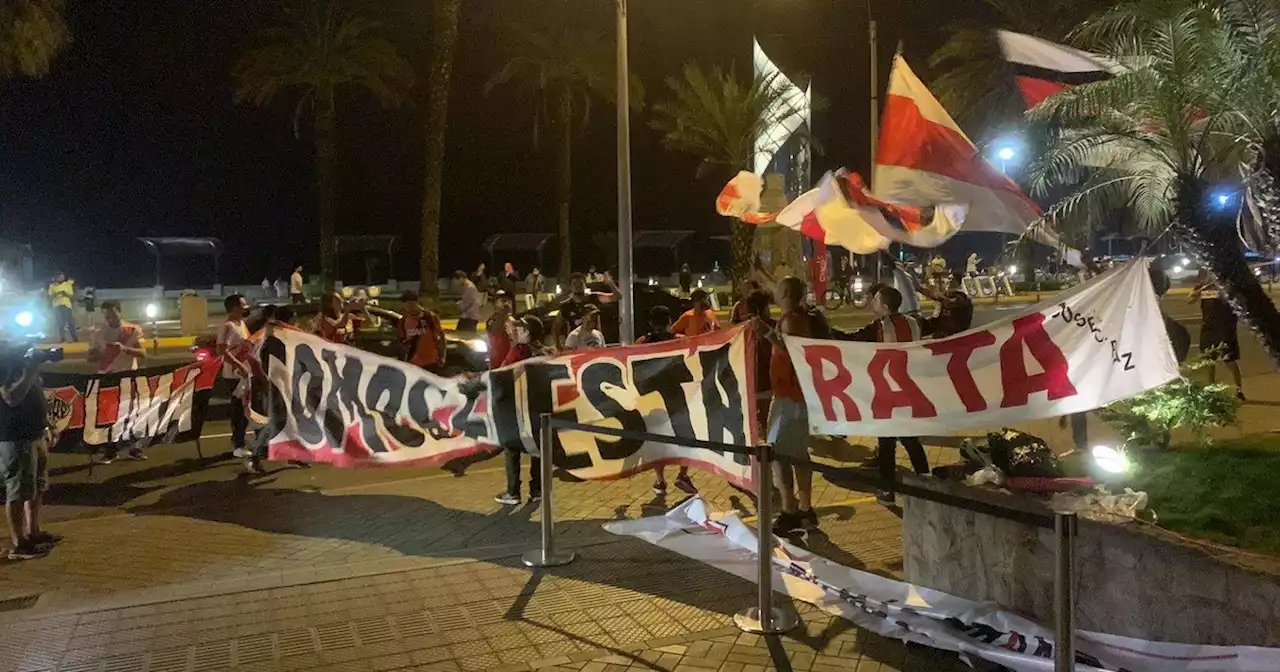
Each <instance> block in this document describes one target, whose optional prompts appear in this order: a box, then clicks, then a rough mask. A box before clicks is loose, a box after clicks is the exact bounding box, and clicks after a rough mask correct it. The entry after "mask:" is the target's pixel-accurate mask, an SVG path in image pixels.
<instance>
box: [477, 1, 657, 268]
mask: <svg viewBox="0 0 1280 672" xmlns="http://www.w3.org/2000/svg"><path fill="white" fill-rule="evenodd" d="M510 32H511V36H512V39H511V40H510V43H511V44H512V45H513V50H514V54H515V55H514V56H513V57H512V58H511V60H509V61H507V62H506V64H505V65H503V66H502V68H501V69H500V70H498V72H496V73H494V75H493V77H491V78H489V81H488V82H487V83H486V84H485V91H486V92H489V91H492V90H493V89H494V88H495V87H497V86H501V85H504V84H507V83H514V84H515V85H516V86H518V87H519V88H520V89H522V90H523V91H524V92H525V93H526V94H528V95H530V96H533V97H534V98H536V99H537V103H536V105H535V106H534V114H533V141H534V143H535V144H537V143H538V142H539V140H540V137H541V135H542V129H543V127H544V126H549V127H550V128H551V130H552V131H553V132H554V133H555V136H556V205H557V215H556V221H557V229H556V234H557V235H556V237H557V239H558V240H559V241H560V267H559V277H560V278H567V277H569V274H570V273H571V272H572V270H573V250H572V235H571V230H570V217H569V204H570V201H571V200H572V186H573V185H572V180H573V133H574V127H575V124H584V125H585V124H586V123H587V121H588V120H589V118H590V112H591V103H592V101H593V99H596V98H602V99H605V100H614V99H615V98H616V96H615V91H616V89H617V83H616V79H615V77H614V72H615V70H614V66H615V56H616V54H615V52H614V49H613V45H612V43H611V42H610V41H609V40H608V39H607V37H605V36H603V35H599V34H593V33H591V32H590V31H588V30H585V29H582V28H580V27H575V26H570V25H568V24H567V23H560V25H557V26H555V27H547V26H542V27H537V28H531V27H528V26H523V25H513V26H511V28H510ZM630 89H631V91H630V96H631V104H632V106H633V107H636V108H639V107H640V106H641V105H642V104H643V100H644V89H643V86H642V85H641V83H640V80H639V78H637V77H635V76H632V78H631V85H630Z"/></svg>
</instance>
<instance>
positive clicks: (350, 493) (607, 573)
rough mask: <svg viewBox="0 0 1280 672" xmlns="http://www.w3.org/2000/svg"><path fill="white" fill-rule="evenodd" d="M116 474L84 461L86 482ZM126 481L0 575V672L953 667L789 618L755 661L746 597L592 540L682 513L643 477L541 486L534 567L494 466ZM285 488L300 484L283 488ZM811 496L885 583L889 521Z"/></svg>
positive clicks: (829, 526) (824, 538) (624, 546)
mask: <svg viewBox="0 0 1280 672" xmlns="http://www.w3.org/2000/svg"><path fill="white" fill-rule="evenodd" d="M172 449H173V450H182V447H180V446H178V447H172ZM827 452H839V453H841V459H842V461H845V462H848V461H850V460H854V461H856V460H858V459H865V458H868V457H869V456H870V451H869V449H866V448H863V447H856V446H855V447H847V448H844V449H841V450H839V451H831V450H830V449H829V448H828V450H827ZM934 452H935V453H937V452H938V451H937V450H936V449H935V450H934ZM935 456H936V455H935ZM125 468H128V467H127V466H126V465H109V466H106V467H100V468H98V469H97V470H96V471H97V476H96V478H98V479H107V480H111V479H118V478H119V475H118V472H113V471H112V470H113V469H125ZM138 473H139V474H140V475H139V476H136V477H135V478H132V479H126V480H128V482H129V483H130V486H129V487H130V488H134V489H136V490H137V494H138V496H137V497H136V498H135V499H133V500H130V501H129V502H123V503H121V505H122V506H124V507H125V508H123V509H117V511H118V512H116V513H110V514H108V515H96V516H92V517H82V518H78V519H73V520H68V521H64V522H60V523H55V524H53V525H51V528H52V529H53V530H54V531H56V532H58V533H59V534H63V535H64V536H65V537H66V540H65V541H64V542H63V543H62V544H61V545H60V546H59V547H58V548H57V549H55V551H54V552H53V553H52V554H50V556H49V557H47V558H44V559H41V560H37V561H29V562H22V563H0V672H10V671H15V672H16V671H19V670H21V671H23V672H28V671H37V670H48V671H50V672H52V671H53V670H61V671H77V672H83V671H95V672H106V671H107V670H110V671H112V672H124V671H134V670H136V671H146V672H165V671H188V670H189V671H192V672H194V671H197V670H200V671H203V670H223V669H227V670H230V669H238V670H300V669H329V670H366V669H450V670H453V669H462V670H482V669H512V670H515V669H521V670H524V669H533V668H534V667H538V668H542V667H565V668H575V669H592V670H599V669H623V668H624V667H626V666H639V667H643V668H644V669H651V670H652V669H659V670H674V669H694V668H702V669H722V670H725V672H737V671H738V670H744V669H756V668H761V669H762V667H763V666H765V665H778V664H780V663H782V662H783V661H784V660H789V661H790V662H789V663H788V664H789V665H791V666H792V667H793V668H795V669H816V670H820V669H835V668H836V667H840V668H842V669H855V668H856V669H880V666H881V665H883V666H884V669H887V670H888V669H892V670H905V669H912V670H938V669H949V668H950V666H951V664H952V661H953V659H954V656H949V655H944V654H938V653H934V652H927V651H923V650H921V651H911V652H908V651H907V649H906V648H905V647H904V646H903V645H901V643H898V642H891V641H888V640H882V639H879V638H872V637H868V636H867V634H866V633H860V632H858V631H856V630H853V629H851V626H850V625H849V624H847V623H845V622H843V621H839V620H832V619H831V618H829V617H827V616H826V615H824V614H820V613H816V612H813V611H811V610H810V609H809V608H808V607H807V606H804V605H800V609H801V611H802V612H803V613H805V614H806V619H805V620H806V623H807V625H806V630H804V631H803V632H801V631H796V633H794V635H793V636H792V637H789V638H783V639H781V640H775V641H774V642H773V645H774V646H775V648H776V647H781V648H779V649H778V651H776V652H775V653H774V654H773V655H774V657H773V658H771V657H770V655H771V654H770V651H769V649H768V646H769V642H767V641H765V640H757V639H754V638H741V637H739V633H738V631H737V630H736V628H734V627H733V625H732V614H733V613H734V612H735V611H737V610H738V609H740V608H742V607H745V606H748V605H749V604H751V602H752V599H753V597H752V595H753V590H754V589H753V586H752V584H750V583H748V582H745V581H742V580H739V579H736V578H734V577H732V576H730V575H727V574H724V573H722V572H719V571H718V570H715V569H713V568H711V567H709V566H706V565H703V564H701V563H698V562H695V561H691V560H688V559H686V558H683V557H680V556H676V555H673V554H670V553H668V552H666V551H663V550H661V549H658V548H656V547H653V546H651V545H649V544H645V543H643V542H639V541H637V540H634V539H624V538H619V537H615V536H613V535H609V534H607V533H605V532H604V531H603V530H602V529H601V528H600V525H601V524H602V523H603V522H605V521H607V520H611V519H618V518H634V517H640V516H644V515H655V514H658V513H661V512H663V511H665V510H666V509H667V508H669V506H671V505H673V504H675V503H676V502H677V501H679V497H677V496H672V495H669V496H668V497H666V498H660V497H655V496H654V495H653V494H652V493H651V492H650V490H649V484H650V482H651V480H650V479H649V478H643V477H637V478H633V479H630V480H626V481H615V482H586V483H566V482H559V481H558V482H556V484H555V493H556V519H557V521H561V522H558V523H557V538H558V539H559V540H560V541H561V543H563V544H565V545H569V546H574V547H577V548H578V549H579V551H580V553H581V556H582V557H581V558H580V559H579V560H578V561H577V562H575V563H574V564H572V565H570V566H568V567H564V568H560V569H557V570H552V571H548V572H533V571H530V570H528V569H525V568H524V567H522V566H519V562H518V556H519V554H520V553H522V552H523V551H526V550H529V549H532V548H534V547H536V545H537V543H538V523H539V518H538V512H537V510H536V507H534V506H532V505H528V504H526V505H522V506H518V507H503V506H500V505H498V504H496V503H493V502H492V499H491V496H492V494H493V493H496V492H498V491H499V490H501V489H502V486H503V478H504V477H503V473H502V470H501V469H500V468H498V463H497V462H485V463H480V464H477V465H473V466H472V467H471V469H470V470H469V473H467V474H466V475H465V476H462V477H455V476H454V475H453V474H450V473H446V472H439V471H431V472H427V474H426V475H424V476H422V477H420V478H413V479H401V480H395V481H392V482H369V483H357V484H355V485H342V486H339V487H334V488H328V489H326V488H325V487H323V482H324V480H326V474H329V473H332V474H333V478H334V479H336V480H338V481H340V482H342V479H343V478H349V477H348V476H347V474H345V473H338V472H332V471H331V470H328V469H326V468H324V467H318V468H316V469H312V470H309V471H307V472H299V471H295V470H286V471H281V472H279V473H277V474H275V475H272V476H268V477H265V478H262V479H254V480H250V479H245V478H238V477H235V476H234V475H232V474H231V473H229V471H228V468H227V467H220V468H216V469H210V470H208V471H206V472H196V473H194V474H192V473H183V472H181V470H176V469H174V468H172V467H171V466H170V467H165V466H163V465H153V466H150V467H147V468H145V469H143V470H142V471H141V472H138ZM153 476H154V477H155V478H154V480H144V479H147V478H152V477H153ZM299 479H305V480H306V481H309V482H315V483H316V484H317V485H316V486H315V487H311V488H308V489H300V488H298V487H297V486H296V484H295V485H293V486H292V487H291V486H289V483H291V482H294V481H298V480H299ZM695 480H696V481H697V482H698V484H699V485H700V486H702V487H703V496H704V498H705V499H706V500H707V501H708V503H709V505H710V506H711V507H712V508H713V509H721V510H727V509H733V508H736V509H739V510H741V511H743V512H744V513H745V514H747V515H750V514H751V513H752V504H751V502H750V501H749V500H748V499H747V498H746V497H745V496H744V495H742V494H741V493H739V492H738V491H736V490H734V489H732V488H730V487H729V486H727V485H726V484H724V483H722V482H719V481H715V480H713V479H711V478H709V477H705V476H700V475H695ZM84 487H85V488H91V487H92V484H85V485H84ZM130 492H132V490H131V491H130ZM814 501H815V504H816V508H817V509H818V511H819V514H820V516H821V520H822V525H823V531H824V534H820V535H811V537H810V539H809V544H810V546H811V548H812V549H813V550H815V551H816V552H818V553H820V554H823V555H825V556H827V557H830V558H832V559H833V560H836V561H838V562H841V563H843V564H847V565H850V566H856V567H864V568H868V569H870V570H872V571H877V572H881V573H885V574H894V573H895V572H897V571H898V570H899V568H900V567H901V539H900V531H899V521H898V518H897V517H896V515H895V514H894V512H892V511H890V510H886V509H883V508H881V507H879V506H877V505H875V504H874V503H873V502H872V498H871V497H870V496H869V494H868V493H863V492H853V491H849V490H846V489H844V488H842V487H839V486H836V485H833V484H831V483H828V482H827V481H826V480H824V479H822V478H818V479H817V480H816V481H815V495H814ZM50 508H51V510H53V511H55V512H56V510H57V508H58V507H57V505H54V506H52V507H50ZM6 598H9V599H8V600H7V601H6ZM6 609H7V610H9V611H5V610H6ZM775 660H776V661H778V662H776V663H775V662H770V661H775ZM824 665H826V666H828V667H827V668H824V667H823V666H824ZM859 665H862V667H859ZM610 666H614V667H610ZM811 666H812V667H811Z"/></svg>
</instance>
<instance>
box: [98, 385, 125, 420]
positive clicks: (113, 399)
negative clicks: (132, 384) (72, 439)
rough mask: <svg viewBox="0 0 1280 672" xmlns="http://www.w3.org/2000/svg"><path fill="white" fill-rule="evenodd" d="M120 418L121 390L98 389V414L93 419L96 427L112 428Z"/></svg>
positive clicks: (113, 388) (116, 388)
mask: <svg viewBox="0 0 1280 672" xmlns="http://www.w3.org/2000/svg"><path fill="white" fill-rule="evenodd" d="M119 416H120V388H119V386H117V387H106V388H102V387H100V388H98V413H97V417H95V418H94V419H93V423H94V425H96V426H98V427H103V426H110V425H113V424H115V422H116V420H117V419H118V418H119Z"/></svg>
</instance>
